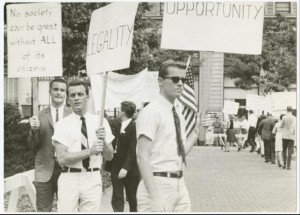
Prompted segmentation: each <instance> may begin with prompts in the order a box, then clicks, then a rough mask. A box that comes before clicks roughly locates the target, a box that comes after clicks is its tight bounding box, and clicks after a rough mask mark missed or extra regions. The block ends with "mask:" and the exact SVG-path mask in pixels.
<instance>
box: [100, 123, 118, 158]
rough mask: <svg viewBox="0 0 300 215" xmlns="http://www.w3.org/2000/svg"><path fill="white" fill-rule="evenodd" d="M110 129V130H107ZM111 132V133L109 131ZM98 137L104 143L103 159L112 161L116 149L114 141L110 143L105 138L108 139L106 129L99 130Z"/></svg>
mask: <svg viewBox="0 0 300 215" xmlns="http://www.w3.org/2000/svg"><path fill="white" fill-rule="evenodd" d="M107 129H108V128H107ZM108 132H111V131H108ZM96 136H97V138H98V140H102V141H103V142H104V144H103V158H104V159H105V160H108V161H110V160H112V159H113V157H114V148H113V146H112V143H111V142H112V140H111V141H110V142H108V141H107V140H106V139H105V137H106V131H105V128H104V127H101V128H99V129H98V130H96Z"/></svg>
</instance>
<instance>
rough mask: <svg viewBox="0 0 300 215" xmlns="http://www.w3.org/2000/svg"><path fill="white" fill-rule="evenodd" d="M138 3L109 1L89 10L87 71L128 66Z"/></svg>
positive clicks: (89, 72) (94, 72) (101, 70)
mask: <svg viewBox="0 0 300 215" xmlns="http://www.w3.org/2000/svg"><path fill="white" fill-rule="evenodd" d="M137 7H138V3H128V2H126V3H112V4H109V5H108V6H105V7H103V8H100V9H97V10H95V11H94V12H93V14H92V17H91V22H90V28H89V35H88V44H87V59H86V65H87V73H88V74H89V75H91V74H96V73H102V72H108V71H114V70H119V69H125V68H129V65H130V56H131V47H132V39H133V29H134V19H135V14H136V11H137Z"/></svg>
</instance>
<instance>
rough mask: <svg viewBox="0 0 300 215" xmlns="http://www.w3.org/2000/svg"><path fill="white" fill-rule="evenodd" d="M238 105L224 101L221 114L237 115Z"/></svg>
mask: <svg viewBox="0 0 300 215" xmlns="http://www.w3.org/2000/svg"><path fill="white" fill-rule="evenodd" d="M239 106H240V104H239V103H237V102H231V101H224V107H223V113H225V114H237V113H238V110H239Z"/></svg>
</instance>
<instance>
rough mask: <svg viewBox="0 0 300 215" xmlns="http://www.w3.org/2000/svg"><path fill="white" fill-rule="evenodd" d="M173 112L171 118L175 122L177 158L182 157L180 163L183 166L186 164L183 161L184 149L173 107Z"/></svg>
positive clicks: (178, 122) (177, 118)
mask: <svg viewBox="0 0 300 215" xmlns="http://www.w3.org/2000/svg"><path fill="white" fill-rule="evenodd" d="M172 112H173V117H174V122H175V128H176V139H177V153H178V156H182V161H183V163H184V164H186V161H185V149H184V146H183V143H182V138H181V128H180V121H179V117H178V115H177V113H176V110H175V107H174V106H173V108H172Z"/></svg>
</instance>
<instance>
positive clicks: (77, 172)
mask: <svg viewBox="0 0 300 215" xmlns="http://www.w3.org/2000/svg"><path fill="white" fill-rule="evenodd" d="M67 95H68V100H69V103H70V106H71V108H72V110H73V113H72V114H71V115H69V116H68V117H66V118H64V119H62V120H60V121H59V122H58V123H57V124H56V125H55V132H54V135H53V137H52V140H53V144H54V145H55V149H56V154H57V160H58V163H59V164H60V165H61V166H63V170H62V173H61V175H60V177H59V179H58V211H59V212H99V211H100V202H101V196H102V180H101V175H100V167H101V162H102V155H101V153H103V156H104V158H105V159H106V160H111V159H112V157H113V147H112V145H111V142H112V140H113V139H114V136H113V135H112V133H111V129H110V126H109V124H108V122H107V120H106V119H104V122H103V127H101V128H99V118H98V117H97V116H96V115H93V114H90V113H88V112H87V99H88V98H89V91H88V87H87V86H86V84H85V82H83V81H80V80H73V81H71V82H70V83H69V85H68V88H67Z"/></svg>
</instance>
